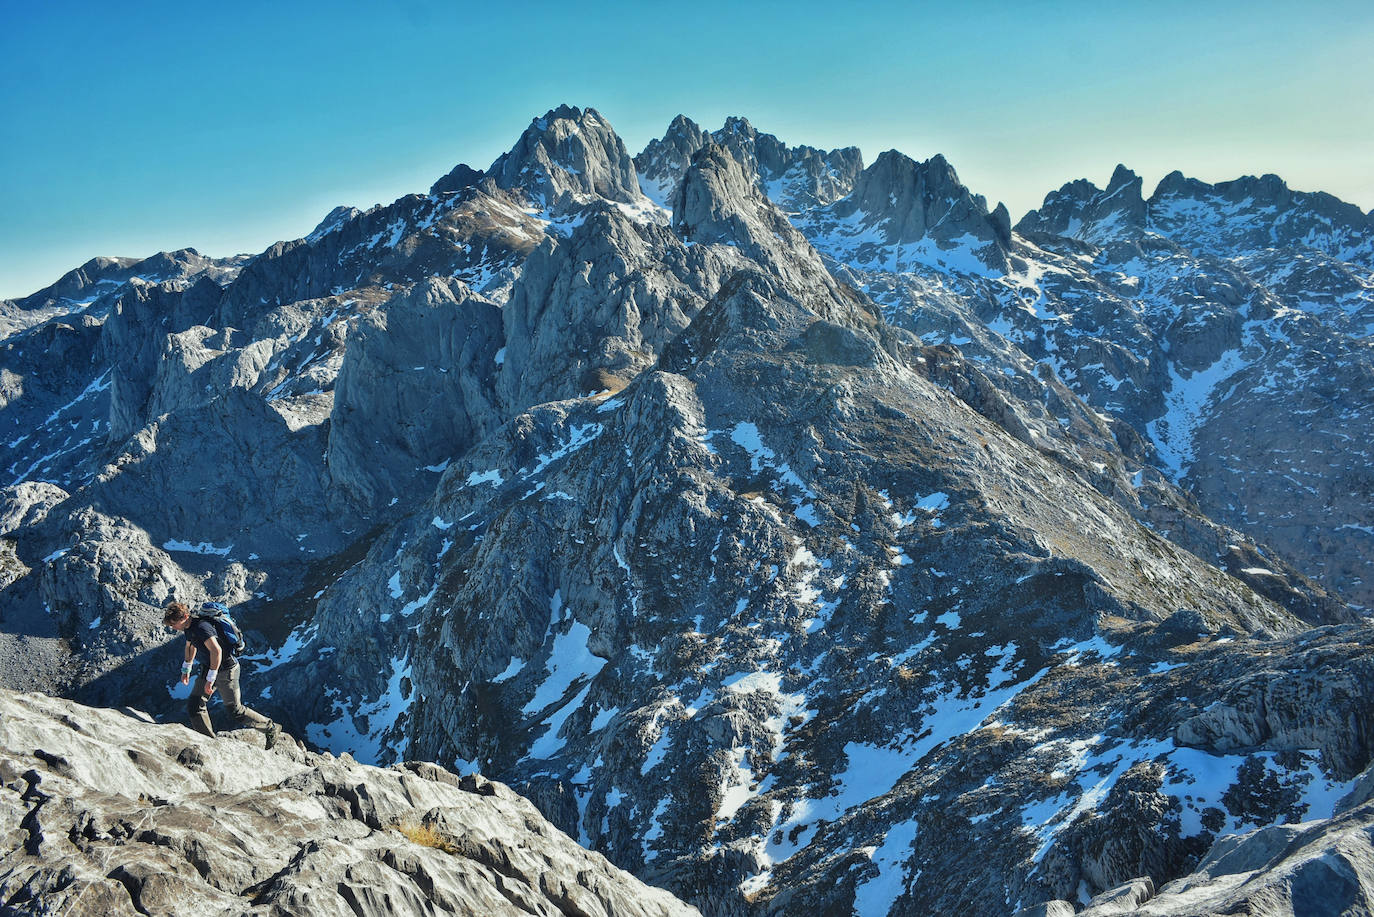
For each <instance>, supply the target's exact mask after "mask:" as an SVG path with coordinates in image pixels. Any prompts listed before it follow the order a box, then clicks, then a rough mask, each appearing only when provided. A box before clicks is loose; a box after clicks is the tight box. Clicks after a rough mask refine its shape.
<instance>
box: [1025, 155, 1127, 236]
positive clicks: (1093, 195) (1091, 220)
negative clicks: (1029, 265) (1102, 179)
mask: <svg viewBox="0 0 1374 917" xmlns="http://www.w3.org/2000/svg"><path fill="white" fill-rule="evenodd" d="M1141 187H1142V186H1141V179H1140V176H1138V175H1136V174H1135V172H1133V171H1131V170H1130V169H1128V168H1126V167H1125V166H1124V165H1118V166H1117V167H1116V169H1115V170H1113V172H1112V177H1111V178H1110V179H1109V180H1108V182H1107V187H1106V188H1105V189H1099V188H1098V187H1097V186H1096V185H1094V184H1093V183H1092V182H1090V181H1087V180H1086V179H1078V180H1077V181H1072V182H1069V183H1067V184H1065V185H1064V186H1063V187H1062V188H1060V189H1059V190H1058V191H1052V192H1050V193H1049V194H1047V195H1046V196H1045V202H1044V204H1042V205H1041V207H1040V209H1039V210H1032V211H1031V212H1030V213H1028V214H1026V215H1025V216H1024V217H1022V219H1021V221H1020V222H1019V223H1017V224H1016V230H1017V232H1021V233H1049V234H1051V235H1056V236H1067V237H1069V238H1074V239H1082V240H1083V241H1085V242H1092V243H1096V244H1103V243H1107V242H1111V241H1117V240H1121V239H1131V238H1139V236H1140V234H1141V233H1142V232H1144V231H1145V223H1146V214H1145V200H1144V197H1143V196H1142V191H1141Z"/></svg>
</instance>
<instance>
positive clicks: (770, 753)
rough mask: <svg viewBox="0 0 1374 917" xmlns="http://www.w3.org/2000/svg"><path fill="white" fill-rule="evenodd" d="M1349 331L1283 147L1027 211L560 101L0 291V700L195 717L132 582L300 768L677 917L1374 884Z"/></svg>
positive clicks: (883, 168) (1335, 222) (893, 910)
mask: <svg viewBox="0 0 1374 917" xmlns="http://www.w3.org/2000/svg"><path fill="white" fill-rule="evenodd" d="M1372 323H1374V215H1371V214H1365V213H1362V212H1361V211H1359V209H1358V208H1356V207H1354V206H1352V205H1349V204H1345V203H1342V202H1341V201H1339V200H1337V199H1335V198H1333V197H1330V196H1329V195H1325V194H1321V193H1304V192H1295V191H1292V190H1290V189H1288V188H1287V187H1286V185H1284V183H1283V182H1282V181H1281V180H1279V179H1278V178H1277V177H1275V176H1264V177H1262V178H1259V179H1255V178H1242V179H1239V180H1237V181H1234V182H1225V183H1221V184H1217V185H1208V184H1205V183H1202V182H1198V181H1196V180H1192V179H1188V178H1185V177H1183V176H1182V175H1180V174H1178V173H1174V174H1171V175H1169V176H1167V177H1166V178H1165V179H1164V180H1163V181H1162V182H1161V183H1160V184H1159V186H1158V187H1157V188H1156V189H1155V191H1154V192H1153V193H1152V194H1151V195H1150V196H1149V197H1148V198H1147V197H1145V196H1144V190H1143V188H1142V183H1141V180H1140V178H1139V177H1138V176H1136V175H1135V174H1134V173H1132V172H1131V171H1130V170H1129V169H1126V168H1124V167H1118V168H1117V169H1116V171H1115V172H1114V173H1113V175H1112V177H1111V179H1110V181H1109V182H1108V183H1107V187H1106V188H1105V189H1099V188H1097V187H1096V186H1094V185H1092V184H1091V183H1089V182H1087V181H1078V182H1073V183H1070V184H1068V185H1065V186H1064V187H1063V188H1061V189H1059V190H1058V191H1054V192H1052V193H1050V194H1049V195H1047V196H1046V198H1045V201H1044V204H1043V205H1042V206H1041V207H1040V208H1039V209H1038V210H1036V211H1033V212H1031V213H1029V214H1026V215H1025V216H1024V217H1022V218H1021V219H1020V220H1019V221H1017V222H1016V223H1015V224H1013V223H1012V220H1011V217H1010V214H1009V213H1008V212H1007V209H1006V208H1005V207H1004V206H1002V205H1000V204H999V205H997V206H995V207H992V208H989V206H988V203H987V201H986V199H985V198H983V197H982V196H981V195H978V194H976V193H974V192H972V191H971V190H970V189H968V188H967V187H965V186H964V185H963V184H962V183H961V182H960V180H959V178H958V176H957V174H956V172H955V170H954V168H953V167H952V166H951V164H950V163H949V162H947V161H946V160H945V159H944V158H943V157H941V156H935V157H933V158H931V159H929V160H926V161H924V162H918V161H916V160H913V159H911V158H909V157H907V156H904V155H902V154H900V153H897V152H895V151H889V152H886V153H883V154H882V155H880V156H879V157H878V158H877V159H876V160H875V161H874V162H873V163H872V164H871V165H868V166H865V165H864V163H863V159H862V157H861V155H860V153H859V151H858V150H856V149H853V148H848V149H841V150H833V151H824V150H819V149H814V148H811V147H806V146H800V147H789V146H787V145H786V144H784V143H782V142H781V141H779V140H778V139H777V138H775V137H773V136H771V135H769V134H766V133H761V132H759V131H758V130H756V129H755V128H754V127H753V126H752V125H750V124H749V123H748V122H747V121H745V120H743V119H739V118H732V119H730V120H728V121H727V122H726V123H725V125H724V126H723V127H722V128H721V129H720V130H718V131H714V132H708V131H706V130H704V129H702V128H701V127H699V126H698V125H696V124H694V123H693V122H692V121H690V120H689V119H687V118H685V117H682V116H679V117H678V118H676V119H675V120H674V121H673V122H672V123H671V124H670V125H669V127H668V129H667V132H666V133H665V135H664V136H663V138H662V139H659V140H655V141H653V142H651V143H650V144H649V145H648V146H647V147H646V148H645V150H644V151H643V152H641V153H640V154H639V155H637V156H632V155H631V153H630V152H629V151H628V150H627V149H626V147H625V145H624V143H623V142H622V141H621V139H620V138H619V137H618V136H617V135H616V133H615V132H614V130H613V129H612V127H611V126H610V124H609V123H607V121H606V120H605V119H604V118H603V117H602V116H601V115H600V114H599V113H598V112H596V111H595V110H593V109H579V108H572V107H568V106H563V107H560V108H558V109H555V110H553V111H550V112H548V113H547V114H546V115H544V116H543V117H541V118H537V119H535V120H534V121H532V122H531V124H530V126H529V128H528V129H527V130H526V131H525V132H524V134H523V135H522V136H521V137H520V138H519V140H518V141H517V142H516V144H515V145H514V146H513V147H512V149H511V150H510V151H509V152H508V153H506V154H504V155H502V156H501V157H499V158H498V159H497V160H496V161H495V162H494V163H492V164H491V166H490V167H488V168H487V169H485V170H478V169H475V168H472V167H469V166H466V165H459V166H457V167H456V168H455V169H454V170H453V171H452V172H450V173H449V174H448V175H445V176H443V177H441V178H439V179H438V181H436V182H435V183H434V185H433V186H432V187H431V189H430V190H429V192H428V193H427V194H414V195H409V196H406V197H403V198H401V199H399V200H397V201H395V202H393V203H392V204H389V205H386V206H378V207H374V208H372V209H370V210H367V211H359V210H356V209H353V208H345V207H340V208H337V209H335V210H334V211H332V212H331V213H329V214H328V215H327V216H326V217H325V218H324V219H323V220H322V222H321V223H320V224H319V226H318V227H317V228H316V229H315V230H314V231H313V232H311V233H310V234H309V235H307V236H306V237H305V238H303V239H298V240H294V241H290V242H281V243H277V244H276V245H273V246H272V247H270V248H269V249H267V250H266V251H264V252H262V253H260V254H258V255H255V256H252V257H248V256H237V257H234V258H228V259H215V258H207V257H205V256H202V255H200V254H199V253H197V252H195V251H194V250H191V249H186V250H183V251H179V252H173V253H170V254H161V255H156V256H154V257H152V258H148V259H145V260H143V261H135V260H133V259H95V260H93V261H91V262H88V263H87V264H86V265H83V266H82V267H81V268H78V269H77V270H75V271H73V272H71V273H69V274H67V275H65V276H64V277H63V278H61V279H60V280H59V281H58V282H57V283H55V284H54V285H53V286H51V287H49V288H47V289H45V290H42V291H40V292H38V293H35V294H34V295H32V296H30V297H27V298H25V299H22V300H16V301H8V302H5V303H4V304H3V305H0V327H3V333H4V337H3V340H2V342H0V343H2V345H3V348H4V350H3V354H4V356H3V363H2V364H0V429H3V436H4V437H5V441H6V442H7V446H6V454H5V457H4V459H3V462H0V466H3V471H4V474H5V476H6V478H7V480H5V481H3V482H0V483H3V484H4V487H3V489H0V684H3V686H4V687H7V688H9V689H13V690H21V691H42V692H45V693H47V694H50V695H59V696H63V697H68V698H71V699H73V700H76V701H80V702H83V703H87V704H97V705H103V706H115V707H119V706H130V707H137V708H140V709H144V710H148V711H152V712H154V713H157V714H159V716H161V717H165V718H167V719H174V718H175V716H176V714H177V712H178V711H179V708H180V706H181V704H180V703H179V702H178V701H177V700H176V699H175V696H174V695H176V694H177V690H176V688H175V687H169V685H172V683H173V681H174V676H175V674H176V663H177V660H178V659H179V657H180V644H179V643H177V642H169V640H168V634H167V632H166V631H165V630H164V629H163V628H162V627H161V611H160V609H161V606H162V605H163V604H164V603H165V602H166V601H167V600H168V599H169V598H172V597H176V598H181V599H183V600H187V601H201V600H205V599H213V600H217V601H223V602H226V603H227V604H229V605H231V606H232V607H233V608H234V610H235V613H236V614H237V615H238V616H239V618H240V620H241V621H242V622H243V623H244V624H245V625H246V627H247V629H248V631H249V635H250V638H251V639H252V640H253V643H254V645H255V646H256V647H257V649H256V655H254V656H253V657H251V659H250V663H249V666H248V674H247V675H246V676H245V680H244V683H245V686H246V687H247V689H248V692H249V697H250V702H253V701H254V700H255V698H261V699H262V700H261V703H256V702H254V706H257V707H259V708H260V709H264V710H266V711H269V712H271V713H272V714H273V715H274V716H276V717H277V718H279V719H281V720H283V721H284V722H285V723H286V724H287V726H288V729H289V730H290V731H291V732H292V733H293V734H295V735H298V736H300V737H301V738H302V739H303V740H304V741H305V742H306V744H307V745H309V746H310V747H311V748H312V749H314V751H315V752H325V751H328V752H332V753H335V754H342V753H344V752H347V753H349V754H350V755H352V756H354V757H356V758H357V759H358V760H359V761H363V762H365V763H367V764H377V765H390V764H395V763H398V762H402V761H423V762H433V763H434V764H437V765H439V766H440V767H442V768H447V769H449V770H453V771H458V772H461V773H464V774H469V775H472V774H481V775H483V776H484V778H490V779H494V780H498V781H500V782H501V783H503V784H508V785H509V786H510V787H512V788H513V789H514V790H515V791H517V792H519V793H520V794H522V795H524V796H525V797H526V798H528V799H529V800H530V801H531V802H532V803H533V804H534V805H535V806H536V807H537V808H538V810H539V812H540V813H542V817H543V818H546V819H548V821H549V822H551V823H552V824H553V825H555V826H557V828H559V829H561V830H562V831H563V832H566V833H567V834H568V835H569V836H570V837H571V838H573V839H574V840H576V841H578V842H579V843H580V844H581V845H582V846H584V847H587V848H590V849H591V850H593V851H596V852H597V853H599V854H601V855H604V856H605V857H606V858H607V859H608V860H609V861H610V862H611V863H614V864H615V866H616V867H619V868H620V869H624V870H628V871H629V872H631V873H633V874H634V875H635V876H636V877H638V879H639V880H642V881H644V882H647V883H650V884H652V885H656V886H660V887H662V888H666V889H667V890H669V891H670V892H672V893H673V894H674V895H676V896H677V897H678V898H680V899H682V901H685V902H687V903H688V904H690V905H691V906H693V907H695V908H697V909H698V910H699V911H700V912H701V913H702V914H706V915H735V914H749V915H763V914H851V913H855V914H861V915H882V914H926V913H961V914H988V915H992V914H1011V913H1020V912H1024V913H1026V914H1036V913H1038V914H1056V915H1058V914H1069V913H1074V912H1076V911H1079V910H1080V909H1084V910H1082V912H1083V913H1088V914H1093V915H1102V914H1108V913H1125V912H1131V909H1135V910H1136V911H1138V912H1140V913H1157V914H1193V913H1197V914H1202V913H1237V912H1240V913H1254V914H1275V915H1277V914H1303V913H1314V912H1316V913H1343V912H1345V911H1343V910H1342V908H1345V909H1347V910H1349V909H1354V910H1350V912H1358V910H1359V908H1361V907H1363V908H1365V909H1369V908H1370V906H1371V905H1370V897H1371V896H1370V892H1369V890H1370V889H1371V888H1374V876H1371V874H1370V868H1369V864H1370V863H1371V862H1374V857H1371V856H1370V853H1369V851H1368V846H1369V837H1370V835H1369V833H1368V830H1367V827H1366V826H1367V825H1368V824H1369V823H1370V822H1371V819H1374V815H1371V812H1374V809H1371V803H1370V802H1369V797H1370V792H1371V787H1374V778H1371V776H1370V774H1371V771H1370V762H1371V758H1372V757H1374V703H1372V702H1371V700H1372V698H1371V689H1370V687H1369V685H1370V684H1371V675H1374V672H1371V671H1370V668H1371V665H1374V662H1371V657H1370V654H1369V652H1368V649H1367V648H1368V646H1369V644H1370V640H1371V636H1374V628H1371V622H1370V619H1369V614H1370V611H1369V609H1370V607H1371V606H1374V592H1372V591H1371V590H1374V583H1371V582H1367V581H1366V580H1367V577H1366V576H1365V571H1366V569H1367V566H1368V563H1369V560H1370V558H1371V548H1374V514H1372V513H1371V506H1374V504H1372V503H1371V500H1370V487H1371V477H1370V471H1369V468H1370V461H1369V456H1368V454H1367V449H1368V446H1367V445H1366V444H1365V436H1364V432H1365V430H1367V429H1368V427H1369V422H1370V419H1371V412H1372V409H1374V405H1372V404H1371V400H1370V397H1371V392H1372V391H1374V385H1371V382H1372V381H1374V378H1372V374H1374V362H1372V357H1374V355H1372V354H1371V331H1374V324H1372ZM181 690H183V691H184V690H185V689H181ZM183 696H184V695H183ZM16 697H17V696H12V695H6V697H5V703H6V704H7V705H9V706H13V705H17V704H20V703H21V701H20V700H18V699H16ZM23 703H30V702H29V701H23ZM67 715H68V716H75V717H77V718H78V719H79V718H80V717H81V716H84V715H86V714H79V713H73V712H70V711H69V712H68V713H67ZM91 715H94V714H91ZM30 744H32V743H30ZM12 750H14V749H12ZM35 753H36V752H35ZM6 777H7V780H8V779H9V775H8V772H7V774H6ZM474 779H475V778H474ZM28 804H29V805H30V806H32V805H33V803H32V801H31V800H30V801H29V803H28ZM10 808H11V809H12V810H13V813H14V814H15V816H16V817H15V819H14V821H15V825H18V824H19V821H20V819H21V818H22V817H26V816H25V815H24V813H25V812H27V811H28V810H27V809H25V808H24V807H23V806H22V805H20V804H18V803H15V804H13V805H11V806H10ZM11 827H14V826H11ZM374 830H381V829H380V828H375V827H374ZM12 836H14V837H16V838H18V837H19V835H18V834H15V833H13V832H12ZM21 840H22V839H21ZM17 843H20V842H18V841H17ZM1360 845H1363V846H1360ZM20 846H22V843H20ZM975 851H976V854H977V855H976V856H970V855H969V854H970V852H975ZM4 882H5V880H4V875H3V874H0V889H7V888H8V887H7V886H6V885H5V884H4ZM125 885H126V887H127V886H128V883H125ZM5 894H9V892H8V891H6V892H5ZM0 900H3V901H4V903H5V904H6V905H7V906H18V905H14V904H13V901H14V900H17V899H14V898H4V899H0ZM1311 907H1318V908H1325V909H1326V910H1317V911H1313V910H1311V909H1310V908H1311ZM1247 908H1248V910H1247Z"/></svg>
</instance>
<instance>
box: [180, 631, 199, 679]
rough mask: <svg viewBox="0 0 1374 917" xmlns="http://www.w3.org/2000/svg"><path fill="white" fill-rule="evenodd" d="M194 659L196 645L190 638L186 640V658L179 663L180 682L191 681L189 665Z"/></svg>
mask: <svg viewBox="0 0 1374 917" xmlns="http://www.w3.org/2000/svg"><path fill="white" fill-rule="evenodd" d="M195 661H196V645H195V644H194V643H192V642H191V641H190V640H187V641H186V658H185V659H184V660H183V661H182V663H181V683H182V684H183V685H184V684H189V683H190V681H191V666H192V665H193V664H194V663H195Z"/></svg>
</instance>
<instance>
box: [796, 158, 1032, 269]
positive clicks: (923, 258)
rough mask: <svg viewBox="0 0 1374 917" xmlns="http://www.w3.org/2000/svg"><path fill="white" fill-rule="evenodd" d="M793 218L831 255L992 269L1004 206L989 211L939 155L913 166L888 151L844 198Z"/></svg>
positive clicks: (1005, 231) (998, 255)
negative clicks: (796, 218)
mask: <svg viewBox="0 0 1374 917" xmlns="http://www.w3.org/2000/svg"><path fill="white" fill-rule="evenodd" d="M797 223H798V226H799V227H800V228H801V229H802V231H803V232H804V233H805V234H806V236H807V238H808V239H810V240H812V241H813V243H814V244H815V245H816V246H817V247H818V248H821V249H822V250H823V251H825V252H826V253H827V254H829V255H831V256H832V257H835V258H836V260H839V261H842V262H845V263H846V264H850V265H852V266H855V267H862V266H868V267H875V268H879V269H883V270H887V271H893V272H900V271H910V270H914V269H917V268H918V267H923V266H930V267H935V268H937V269H938V268H941V267H952V268H954V269H955V270H961V271H972V272H975V273H983V272H987V271H999V272H1000V271H1003V270H1005V269H1006V267H1007V261H1006V249H1007V247H1008V246H1009V245H1010V243H1011V227H1010V225H1009V224H1008V217H1007V213H1006V208H1005V207H1000V208H999V209H998V210H997V211H995V212H994V213H989V212H988V207H987V201H986V200H984V199H983V197H982V196H981V195H977V194H973V193H972V192H971V191H969V190H968V188H966V187H965V186H964V185H963V184H962V183H961V182H960V181H959V176H958V175H956V174H955V172H954V169H953V167H952V166H950V164H949V163H948V162H947V161H946V160H945V158H944V157H943V156H938V155H937V156H934V157H932V158H931V159H929V160H927V161H926V162H923V163H918V162H915V161H914V160H912V159H909V158H908V157H906V156H903V155H902V154H901V153H898V152H897V151H895V150H889V151H887V152H886V153H883V154H882V155H881V156H879V157H878V159H877V161H875V162H874V163H873V165H871V166H869V167H868V168H867V169H865V170H864V171H863V172H862V173H861V174H860V175H859V176H858V178H857V180H856V181H855V183H854V190H853V191H852V192H851V193H850V194H849V195H848V196H846V197H844V198H843V199H841V200H839V201H836V202H835V203H834V204H831V205H830V206H828V207H819V208H816V209H815V210H812V211H810V212H808V213H806V214H804V215H803V216H801V217H800V218H799V219H798V221H797Z"/></svg>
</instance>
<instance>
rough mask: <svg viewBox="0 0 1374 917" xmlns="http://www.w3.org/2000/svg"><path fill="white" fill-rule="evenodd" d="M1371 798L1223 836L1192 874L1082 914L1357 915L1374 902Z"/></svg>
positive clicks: (1166, 916)
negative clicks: (1130, 903) (1329, 815)
mask: <svg viewBox="0 0 1374 917" xmlns="http://www.w3.org/2000/svg"><path fill="white" fill-rule="evenodd" d="M1372 828H1374V807H1372V806H1369V805H1364V806H1361V807H1360V808H1358V809H1356V810H1354V811H1352V812H1349V813H1347V814H1345V815H1342V816H1340V817H1338V818H1333V819H1323V820H1320V821H1317V822H1311V823H1305V824H1303V825H1301V826H1291V825H1285V826H1273V827H1269V828H1261V829H1259V830H1257V831H1254V832H1251V833H1249V834H1246V835H1243V836H1239V837H1234V838H1226V839H1224V840H1221V841H1218V842H1217V843H1216V844H1215V845H1214V846H1213V847H1212V849H1211V851H1209V852H1208V854H1207V856H1206V857H1205V858H1204V859H1203V861H1202V862H1201V863H1200V864H1199V865H1198V867H1197V869H1196V870H1195V871H1194V872H1192V873H1190V874H1189V875H1187V876H1185V877H1183V878H1180V879H1177V880H1175V881H1173V882H1170V883H1169V884H1168V885H1165V886H1164V887H1163V888H1161V889H1160V890H1159V893H1158V894H1157V895H1155V896H1154V897H1151V898H1149V899H1148V900H1145V901H1142V902H1140V903H1138V904H1137V905H1136V906H1134V907H1133V908H1131V909H1130V910H1127V911H1122V910H1120V909H1119V908H1118V907H1116V906H1115V905H1114V904H1112V903H1108V902H1103V903H1100V904H1099V903H1097V902H1094V904H1093V905H1092V906H1090V907H1088V908H1087V909H1086V910H1083V911H1081V912H1080V913H1081V914H1082V915H1083V917H1107V915H1109V914H1119V913H1130V914H1139V915H1143V917H1184V915H1189V917H1191V915H1203V914H1252V915H1255V917H1299V915H1303V914H1359V913H1363V912H1366V911H1369V910H1370V909H1371V908H1372V907H1374V895H1371V893H1370V888H1371V882H1370V869H1371V864H1374V849H1371V845H1370V837H1371V829H1372Z"/></svg>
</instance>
